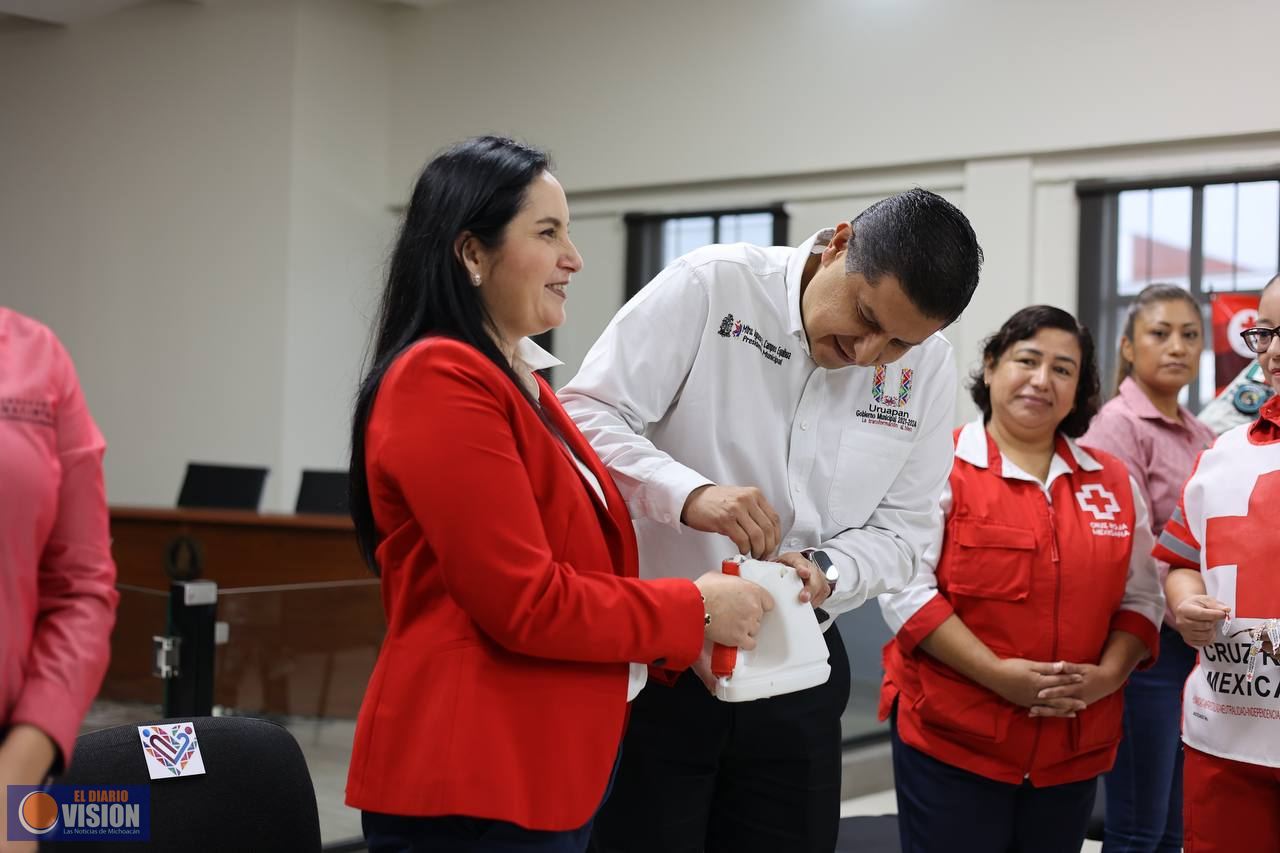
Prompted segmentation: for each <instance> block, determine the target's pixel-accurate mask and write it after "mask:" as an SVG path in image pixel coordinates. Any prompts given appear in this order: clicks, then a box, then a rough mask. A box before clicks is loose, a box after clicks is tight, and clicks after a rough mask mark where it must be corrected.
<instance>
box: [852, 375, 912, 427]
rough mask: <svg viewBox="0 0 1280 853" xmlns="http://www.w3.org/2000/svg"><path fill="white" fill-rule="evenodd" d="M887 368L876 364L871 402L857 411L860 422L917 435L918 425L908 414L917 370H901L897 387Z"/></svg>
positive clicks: (872, 381) (872, 379)
mask: <svg viewBox="0 0 1280 853" xmlns="http://www.w3.org/2000/svg"><path fill="white" fill-rule="evenodd" d="M891 374H892V370H891V369H890V368H889V366H888V365H884V364H877V365H876V369H875V373H874V374H873V375H872V377H871V403H870V404H868V405H867V406H866V407H864V408H861V409H858V411H857V412H856V415H857V417H858V420H860V421H862V422H863V423H864V424H868V425H870V426H878V427H884V428H886V429H895V430H901V431H902V432H915V431H916V428H917V427H918V426H919V423H918V422H917V421H916V419H915V418H913V417H911V414H910V413H909V412H908V411H907V403H908V402H910V400H911V380H912V377H913V376H914V374H915V371H914V370H912V369H911V368H910V367H900V368H898V375H897V377H896V378H897V384H896V385H895V384H894V380H893V379H892V378H891Z"/></svg>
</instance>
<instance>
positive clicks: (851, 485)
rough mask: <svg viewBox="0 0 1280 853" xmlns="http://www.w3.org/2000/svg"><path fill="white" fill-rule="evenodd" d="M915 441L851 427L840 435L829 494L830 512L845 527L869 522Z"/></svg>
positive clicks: (828, 508)
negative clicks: (900, 439)
mask: <svg viewBox="0 0 1280 853" xmlns="http://www.w3.org/2000/svg"><path fill="white" fill-rule="evenodd" d="M911 448H912V442H910V441H898V440H896V439H892V438H886V437H884V436H880V435H876V434H875V433H873V432H869V431H867V430H865V429H858V428H855V427H849V428H847V429H845V430H844V432H842V433H841V434H840V450H839V452H838V453H837V454H836V466H835V471H834V474H833V475H832V478H831V491H830V492H829V493H828V495H827V511H828V513H829V514H830V515H831V518H832V519H833V520H834V521H835V522H836V523H837V524H840V525H843V526H844V527H861V526H862V525H864V524H866V523H867V519H868V518H870V517H871V513H873V512H875V509H876V507H877V506H879V505H880V501H881V500H882V499H883V498H884V496H885V493H886V492H888V491H889V487H890V486H892V485H893V481H894V480H895V479H897V476H898V472H899V471H901V470H902V466H903V465H904V464H905V463H906V461H907V456H908V454H910V453H911Z"/></svg>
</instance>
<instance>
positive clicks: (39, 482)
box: [0, 306, 119, 832]
mask: <svg viewBox="0 0 1280 853" xmlns="http://www.w3.org/2000/svg"><path fill="white" fill-rule="evenodd" d="M105 447H106V445H105V443H104V442H103V440H102V434H101V433H99V432H98V428H97V426H95V425H94V422H93V418H92V417H90V415H89V410H88V408H87V407H86V406H85V402H84V397H83V395H82V394H81V392H80V383H79V381H78V380H77V379H76V373H75V368H74V367H73V366H72V364H71V359H70V357H69V356H68V355H67V352H66V350H64V349H63V348H62V345H61V344H60V343H59V342H58V339H57V338H56V337H54V335H53V332H51V331H49V329H48V328H46V327H45V326H43V325H41V324H40V323H37V322H36V321H35V320H32V319H30V318H29V317H24V316H23V315H21V314H18V313H17V312H14V311H11V310H9V309H7V308H4V307H3V306H0V832H4V830H3V827H4V826H5V825H6V824H5V823H4V821H3V817H4V811H5V805H4V798H3V796H2V794H3V792H4V791H5V790H6V787H5V786H7V785H20V784H25V785H36V784H40V783H41V782H42V781H43V780H44V779H45V777H46V776H48V775H49V773H50V772H51V771H52V772H59V771H60V770H61V769H62V768H63V767H64V766H65V765H66V763H67V762H68V761H70V759H71V750H72V747H73V746H74V744H75V739H76V735H77V733H78V731H79V728H80V723H81V721H82V720H83V719H84V715H85V712H86V711H87V710H88V708H89V703H90V702H91V701H92V700H93V697H94V695H95V694H96V693H97V692H98V687H99V686H100V685H101V683H102V676H103V673H105V672H106V668H107V658H108V656H109V639H110V635H111V628H112V626H113V624H114V623H115V608H116V601H117V599H118V597H119V596H118V594H117V593H116V590H115V579H116V568H115V563H113V562H112V560H111V543H110V537H109V535H108V532H107V501H106V493H105V491H104V488H103V483H102V454H103V451H104V449H105Z"/></svg>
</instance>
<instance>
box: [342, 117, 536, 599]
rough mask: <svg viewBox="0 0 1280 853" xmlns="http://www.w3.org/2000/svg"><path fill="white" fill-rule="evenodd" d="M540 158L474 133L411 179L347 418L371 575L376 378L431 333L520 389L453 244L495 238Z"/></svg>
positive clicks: (352, 483)
mask: <svg viewBox="0 0 1280 853" xmlns="http://www.w3.org/2000/svg"><path fill="white" fill-rule="evenodd" d="M550 168H551V160H550V157H548V155H547V154H546V153H545V152H543V151H540V150H538V149H536V148H532V147H530V146H528V145H524V144H522V143H519V142H516V141H514V140H511V139H506V138H503V137H497V136H481V137H476V138H474V139H468V140H466V141H465V142H460V143H458V144H457V145H454V146H452V147H450V148H448V149H446V150H445V151H443V152H441V153H440V154H438V155H436V157H435V158H433V159H432V160H431V162H430V163H428V164H427V166H426V168H425V169H423V171H422V175H421V176H420V177H419V178H418V182H417V184H416V185H415V186H414V188H413V197H412V198H411V200H410V201H409V209H408V210H406V211H405V215H404V224H403V225H402V226H401V228H400V235H399V237H398V238H397V240H396V246H395V250H394V251H393V252H392V255H391V264H390V269H389V271H388V274H387V284H386V287H385V289H384V290H383V292H382V301H381V305H380V307H379V310H378V319H377V322H376V325H375V334H374V337H373V341H372V346H371V349H370V352H369V355H368V358H367V360H366V361H367V363H368V370H367V372H366V373H365V375H364V379H363V380H362V381H361V382H360V389H359V391H358V392H357V394H356V404H355V414H354V417H353V418H352V420H351V467H350V472H349V477H348V483H349V485H348V489H349V495H348V497H349V504H350V507H351V519H352V521H354V522H355V529H356V541H357V543H358V544H359V546H360V553H361V554H362V555H363V556H364V560H365V562H366V563H368V565H369V568H370V569H372V570H373V573H374V574H375V575H376V574H379V568H378V561H377V557H376V554H375V551H376V548H377V538H378V537H377V529H376V527H375V526H374V521H373V507H372V505H371V504H370V501H369V481H368V477H367V474H366V472H365V445H364V439H365V428H366V426H367V425H368V423H369V413H370V412H371V411H372V409H373V401H374V398H375V397H376V396H377V393H378V386H379V385H380V384H381V383H382V377H383V376H384V375H386V372H387V368H389V367H390V366H391V364H392V362H394V361H395V359H396V357H397V356H399V355H400V353H402V352H404V351H405V350H406V349H408V348H409V347H410V346H412V345H413V344H414V343H415V342H416V341H419V340H421V339H422V338H423V337H425V336H427V335H433V334H435V335H447V336H449V337H452V338H456V339H457V340H460V341H462V342H464V343H467V344H470V345H471V346H473V347H475V348H476V349H477V350H479V351H480V352H481V353H483V354H484V355H485V357H486V358H488V359H489V360H490V361H492V362H493V363H494V364H495V365H497V366H498V368H499V369H500V370H502V372H503V373H505V374H507V376H508V377H509V378H510V379H511V381H512V382H513V383H515V386H516V387H517V388H519V389H520V390H521V393H524V394H525V396H526V397H527V396H528V393H527V392H526V391H524V386H523V385H522V384H521V382H520V381H519V379H518V378H517V376H516V374H515V371H513V370H512V368H511V365H510V363H509V362H508V361H507V359H506V357H505V356H504V355H503V354H502V351H501V350H500V349H499V348H498V345H497V343H496V342H495V340H494V338H493V335H492V334H491V330H492V329H493V328H494V326H493V321H492V319H491V318H490V317H489V314H488V311H486V310H485V306H484V302H483V301H482V300H481V299H480V289H479V288H478V287H475V286H473V285H472V283H471V280H470V276H469V275H468V274H467V269H466V267H465V266H464V265H463V263H462V260H461V258H460V257H458V255H457V253H456V251H455V244H456V242H457V239H458V237H459V236H461V235H463V234H464V233H465V234H470V235H471V236H472V237H474V238H475V239H476V240H479V241H480V243H481V244H482V245H484V246H485V247H487V248H490V249H494V248H497V247H498V246H499V245H501V243H502V238H503V234H504V232H505V230H506V227H507V225H508V223H510V222H511V220H512V219H513V218H515V216H516V214H517V213H519V211H520V209H521V207H522V206H523V205H524V202H525V198H526V195H527V192H528V189H529V186H530V184H532V183H533V181H534V180H535V179H536V178H537V177H538V176H539V175H541V174H542V173H543V172H545V171H548V170H549V169H550Z"/></svg>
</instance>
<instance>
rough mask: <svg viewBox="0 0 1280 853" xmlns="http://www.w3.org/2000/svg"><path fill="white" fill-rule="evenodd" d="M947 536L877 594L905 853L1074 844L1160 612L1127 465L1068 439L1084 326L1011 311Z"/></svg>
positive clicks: (1152, 649) (1088, 350)
mask: <svg viewBox="0 0 1280 853" xmlns="http://www.w3.org/2000/svg"><path fill="white" fill-rule="evenodd" d="M971 387H972V391H973V398H974V402H975V403H977V405H978V406H979V408H980V409H982V412H983V417H982V419H981V420H976V421H974V422H972V423H970V424H967V425H966V426H964V427H962V428H961V429H960V430H958V431H957V433H956V452H955V463H954V466H953V468H952V472H951V476H950V478H949V480H948V483H947V487H946V489H945V490H944V492H943V495H942V498H941V501H940V507H939V512H940V513H941V515H942V516H943V520H944V524H945V527H944V530H943V533H942V534H941V535H940V536H939V538H938V539H937V540H936V541H935V542H934V543H933V545H932V546H931V547H930V548H929V549H928V550H927V551H926V552H925V556H924V559H923V560H922V562H921V565H920V569H919V572H918V573H917V575H916V577H915V579H914V580H913V581H912V583H911V585H910V586H908V587H907V588H906V589H905V590H903V591H902V592H901V593H897V594H894V595H884V596H881V597H880V606H881V610H882V611H883V613H884V616H885V620H886V621H887V622H888V623H889V627H890V628H892V629H893V631H894V634H895V636H894V639H893V640H891V641H890V642H889V643H888V645H886V646H885V651H884V664H885V678H884V684H883V688H882V691H881V697H880V699H881V703H880V710H881V715H882V717H887V716H892V717H893V719H894V725H893V752H894V778H895V784H896V787H897V793H898V814H899V831H900V833H901V839H902V849H903V851H904V853H918V851H933V850H937V851H948V853H954V851H974V853H978V851H990V850H1000V851H1028V853H1030V851H1035V853H1053V851H1063V852H1064V853H1065V851H1071V853H1076V851H1079V849H1080V845H1081V843H1082V841H1083V840H1084V834H1085V828H1086V825H1087V823H1088V819H1089V814H1090V812H1091V809H1092V806H1093V799H1094V793H1095V790H1096V786H1097V776H1098V775H1099V774H1100V773H1102V772H1104V771H1106V770H1107V769H1108V768H1110V766H1111V763H1112V761H1113V759H1114V757H1115V751H1116V744H1117V743H1118V742H1119V739H1120V718H1121V709H1122V705H1123V695H1122V693H1121V691H1120V688H1121V687H1122V686H1123V685H1124V683H1125V680H1126V679H1127V678H1128V676H1129V673H1130V672H1131V671H1132V670H1133V668H1134V667H1135V666H1136V665H1138V664H1139V663H1140V662H1142V661H1144V660H1148V661H1149V660H1153V659H1154V658H1155V655H1156V651H1157V637H1158V633H1157V632H1158V627H1159V624H1160V616H1161V613H1162V611H1163V609H1164V597H1163V595H1162V594H1161V592H1160V584H1159V579H1158V578H1157V576H1156V573H1155V569H1154V566H1153V563H1152V561H1151V558H1150V555H1149V546H1150V544H1151V533H1150V529H1149V525H1148V522H1147V510H1146V506H1145V505H1144V504H1143V501H1142V498H1141V496H1140V494H1139V493H1138V489H1137V488H1136V486H1135V485H1134V484H1133V481H1132V480H1131V478H1130V477H1129V474H1128V472H1127V471H1126V470H1125V467H1124V465H1123V463H1121V462H1120V461H1119V460H1118V459H1115V458H1114V457H1112V456H1109V455H1107V454H1105V453H1088V452H1086V451H1084V450H1083V449H1081V448H1080V447H1078V446H1077V445H1076V444H1075V442H1074V441H1073V440H1072V437H1073V436H1078V435H1080V434H1081V433H1082V432H1084V429H1085V427H1086V425H1087V424H1088V422H1089V419H1090V417H1091V416H1092V415H1093V414H1094V412H1096V411H1097V406H1098V376H1097V369H1096V366H1095V364H1094V356H1093V341H1092V338H1091V337H1090V335H1089V332H1088V330H1087V329H1084V328H1083V327H1081V326H1079V325H1078V324H1077V323H1076V321H1075V318H1074V317H1072V316H1071V315H1070V314H1068V313H1066V312H1065V311H1061V310H1059V309H1057V308H1052V307H1049V306H1033V307H1030V308H1025V309H1023V310H1021V311H1019V312H1018V313H1016V314H1014V315H1013V316H1012V317H1011V318H1010V319H1009V320H1008V321H1006V322H1005V324H1004V325H1003V326H1002V327H1001V328H1000V330H999V331H998V332H997V333H996V334H995V335H993V336H992V337H991V338H990V339H988V341H987V342H986V344H985V346H984V351H983V367H982V371H981V372H980V373H978V374H976V375H975V376H974V381H973V384H972V386H971Z"/></svg>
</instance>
